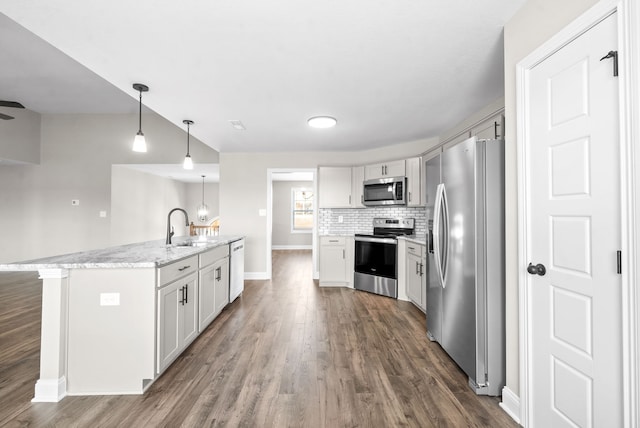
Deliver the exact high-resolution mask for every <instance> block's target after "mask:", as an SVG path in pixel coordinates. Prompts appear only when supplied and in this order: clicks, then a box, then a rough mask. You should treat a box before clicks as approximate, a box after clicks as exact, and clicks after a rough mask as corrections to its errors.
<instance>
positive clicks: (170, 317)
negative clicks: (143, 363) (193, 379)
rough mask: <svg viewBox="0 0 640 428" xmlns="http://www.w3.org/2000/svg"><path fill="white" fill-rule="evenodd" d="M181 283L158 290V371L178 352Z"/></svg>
mask: <svg viewBox="0 0 640 428" xmlns="http://www.w3.org/2000/svg"><path fill="white" fill-rule="evenodd" d="M180 287H182V284H181V283H178V282H174V283H172V284H170V285H167V286H166V287H163V288H161V289H160V290H158V373H160V372H161V371H163V370H164V369H165V367H167V366H168V365H169V364H170V363H171V361H173V359H174V358H175V357H176V356H177V355H178V354H179V353H180V350H181V348H180V334H179V333H180V332H179V325H178V324H179V322H178V320H179V313H180V305H181V303H180V298H181V294H182V292H181V289H180Z"/></svg>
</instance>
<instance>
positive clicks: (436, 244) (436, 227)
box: [433, 184, 444, 288]
mask: <svg viewBox="0 0 640 428" xmlns="http://www.w3.org/2000/svg"><path fill="white" fill-rule="evenodd" d="M441 215H442V184H438V187H437V189H436V200H435V210H434V213H433V249H434V251H433V256H434V259H435V265H436V273H437V276H438V281H439V282H440V286H441V287H442V288H444V277H443V275H442V264H441V262H442V261H441V260H440V217H441Z"/></svg>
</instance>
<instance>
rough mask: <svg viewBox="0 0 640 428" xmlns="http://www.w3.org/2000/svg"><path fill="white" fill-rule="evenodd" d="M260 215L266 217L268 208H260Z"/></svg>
mask: <svg viewBox="0 0 640 428" xmlns="http://www.w3.org/2000/svg"><path fill="white" fill-rule="evenodd" d="M258 215H259V216H260V217H266V215H267V210H265V209H264V208H260V209H259V210H258Z"/></svg>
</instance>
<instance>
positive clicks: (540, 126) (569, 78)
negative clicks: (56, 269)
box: [523, 14, 623, 427]
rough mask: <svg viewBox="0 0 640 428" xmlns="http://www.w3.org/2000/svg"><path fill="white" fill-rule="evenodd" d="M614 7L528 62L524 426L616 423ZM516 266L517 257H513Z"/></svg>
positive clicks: (617, 213)
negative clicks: (557, 47)
mask: <svg viewBox="0 0 640 428" xmlns="http://www.w3.org/2000/svg"><path fill="white" fill-rule="evenodd" d="M616 28H617V24H616V15H615V14H614V15H611V16H609V17H608V18H606V19H605V20H603V21H602V22H600V23H599V24H597V25H596V26H594V27H592V28H591V29H590V30H588V31H587V32H585V33H584V34H583V35H581V36H580V37H578V38H577V39H575V40H574V41H572V42H571V43H569V44H568V45H566V46H564V47H563V48H562V49H560V50H559V51H558V52H556V53H554V54H553V55H551V56H550V57H548V58H547V59H545V60H544V61H542V62H541V63H540V64H538V65H536V66H535V67H534V68H532V69H531V71H530V75H529V87H528V90H529V97H530V100H531V102H530V104H529V107H530V111H529V120H530V126H529V130H528V132H529V135H528V139H527V141H528V147H527V150H528V152H527V155H526V162H527V167H526V169H527V171H528V174H529V175H528V177H527V183H528V184H527V188H528V190H529V192H528V193H527V195H526V198H527V206H528V215H527V217H528V219H529V222H528V224H527V225H526V226H525V228H526V232H525V233H526V234H527V237H526V241H527V242H528V248H527V250H526V251H527V253H528V254H527V255H528V256H529V258H530V260H528V261H529V262H531V263H532V264H533V265H534V266H535V265H538V264H541V265H544V267H545V268H546V273H545V274H544V275H540V274H539V273H536V272H535V269H531V268H530V270H529V275H527V283H526V289H527V290H528V293H529V294H528V295H529V304H530V306H529V314H530V315H529V316H530V318H529V324H528V325H529V328H530V329H529V331H528V337H529V345H528V349H529V357H528V361H529V370H530V376H529V379H530V381H529V394H530V400H531V401H530V404H531V407H530V410H531V412H530V413H531V417H530V421H532V422H533V424H532V425H533V426H534V427H565V426H566V427H615V426H622V424H623V422H622V403H623V395H622V345H621V343H622V339H621V336H622V332H621V331H622V330H621V297H620V296H621V290H620V287H621V280H620V275H619V274H618V273H617V251H618V250H619V249H620V241H621V237H620V227H621V226H620V222H621V215H620V210H621V205H620V172H619V141H618V126H619V125H618V124H619V113H618V82H617V78H616V77H614V76H613V73H612V71H613V64H612V59H605V60H603V61H600V59H601V57H603V56H605V55H607V53H608V52H609V51H615V50H617V46H616V45H617V30H616ZM523 268H524V266H523Z"/></svg>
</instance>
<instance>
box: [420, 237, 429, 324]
mask: <svg viewBox="0 0 640 428" xmlns="http://www.w3.org/2000/svg"><path fill="white" fill-rule="evenodd" d="M426 269H427V248H426V247H422V257H421V258H420V294H421V295H422V305H420V307H421V308H422V310H423V311H424V312H426V311H427V272H426Z"/></svg>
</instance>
